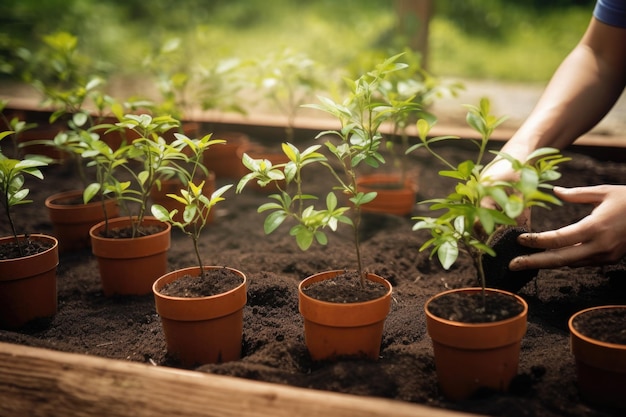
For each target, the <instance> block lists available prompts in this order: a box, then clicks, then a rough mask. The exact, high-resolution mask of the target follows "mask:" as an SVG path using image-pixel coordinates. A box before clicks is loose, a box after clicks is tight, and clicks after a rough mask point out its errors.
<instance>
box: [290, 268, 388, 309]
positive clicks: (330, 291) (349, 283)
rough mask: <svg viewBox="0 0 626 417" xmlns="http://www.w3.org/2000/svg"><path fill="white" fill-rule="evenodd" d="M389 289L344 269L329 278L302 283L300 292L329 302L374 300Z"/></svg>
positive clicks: (355, 272)
mask: <svg viewBox="0 0 626 417" xmlns="http://www.w3.org/2000/svg"><path fill="white" fill-rule="evenodd" d="M387 291H389V287H385V286H384V285H383V284H380V283H378V282H373V281H370V280H364V282H363V284H361V279H360V277H359V273H358V272H357V271H345V272H344V273H342V274H339V275H337V276H336V277H333V278H331V279H325V280H323V281H319V282H315V283H313V284H311V285H307V286H306V287H305V286H304V285H303V288H302V292H303V293H305V294H306V295H308V296H309V297H312V298H315V299H317V300H322V301H327V302H329V303H359V302H364V301H370V300H375V299H377V298H380V297H382V296H383V295H385V294H386V293H387Z"/></svg>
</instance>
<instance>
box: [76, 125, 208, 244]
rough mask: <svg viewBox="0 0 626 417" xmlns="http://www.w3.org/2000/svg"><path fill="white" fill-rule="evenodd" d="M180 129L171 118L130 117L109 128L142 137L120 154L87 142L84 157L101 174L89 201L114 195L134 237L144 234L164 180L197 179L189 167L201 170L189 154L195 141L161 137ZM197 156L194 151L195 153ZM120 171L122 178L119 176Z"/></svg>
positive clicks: (88, 195)
mask: <svg viewBox="0 0 626 417" xmlns="http://www.w3.org/2000/svg"><path fill="white" fill-rule="evenodd" d="M178 125H179V121H178V120H176V119H174V118H172V117H170V116H158V117H152V116H150V115H148V114H140V115H133V114H128V115H126V116H124V117H123V118H122V120H121V121H120V122H118V123H115V124H114V125H109V128H110V129H130V130H132V131H134V132H135V133H136V134H137V135H138V136H139V138H138V139H135V140H133V141H132V142H131V143H129V144H126V145H124V146H122V147H120V148H119V149H118V150H116V151H112V150H111V149H110V148H109V147H108V146H107V145H106V144H104V143H102V142H101V141H98V140H95V141H90V142H87V144H88V145H87V146H88V149H87V151H85V152H83V154H82V155H83V157H89V158H92V159H93V164H94V165H96V166H97V172H98V175H97V177H98V180H97V181H96V182H94V183H92V184H90V185H89V186H88V187H87V188H86V189H85V193H84V197H85V198H84V199H85V201H89V200H90V199H91V198H93V197H94V196H95V195H97V194H98V193H102V194H108V193H113V194H114V195H115V196H116V197H117V199H118V201H119V203H120V207H121V208H122V210H123V211H124V212H125V213H126V214H127V215H128V216H129V218H130V219H131V226H132V237H136V236H138V235H140V234H141V233H142V231H141V230H140V227H141V224H142V221H143V218H144V216H145V215H146V211H147V207H148V199H149V197H150V191H151V190H152V188H153V187H155V186H156V187H159V186H160V181H161V180H163V179H165V178H168V177H171V176H172V175H180V176H182V177H184V178H188V179H191V178H193V177H191V175H193V173H192V172H189V171H188V168H187V167H186V165H187V164H189V163H190V161H191V162H192V166H193V170H194V172H195V169H197V168H198V167H199V166H200V164H199V163H197V162H195V163H194V162H193V161H192V160H191V159H190V157H189V156H188V155H187V154H186V153H185V151H186V150H187V149H186V148H188V147H189V146H190V144H192V141H191V140H189V139H188V138H186V137H185V136H184V135H180V134H178V136H177V139H176V140H175V141H173V142H172V143H167V142H166V141H165V139H163V138H162V137H161V136H160V134H162V133H163V132H165V131H167V130H170V129H172V128H174V127H177V126H178ZM209 139H210V137H209V138H206V140H204V141H201V145H199V146H208V145H207V143H208V142H209ZM213 143H215V142H213ZM195 152H196V151H195V150H194V152H192V153H194V154H195ZM131 161H135V162H139V164H140V168H139V169H136V168H135V167H134V166H133V164H132V163H130V162H131ZM120 170H121V172H122V174H120V173H119V171H120Z"/></svg>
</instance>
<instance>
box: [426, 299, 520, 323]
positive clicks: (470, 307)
mask: <svg viewBox="0 0 626 417" xmlns="http://www.w3.org/2000/svg"><path fill="white" fill-rule="evenodd" d="M428 311H430V312H431V313H432V314H434V315H435V316H437V317H439V318H442V319H446V320H451V321H459V322H462V323H491V322H495V321H500V320H506V319H509V318H511V317H515V316H517V315H518V314H520V313H521V312H522V311H524V306H522V305H521V304H520V303H519V302H518V301H517V300H516V299H515V298H513V297H511V296H510V295H505V294H501V293H489V292H486V293H485V295H484V297H483V294H482V292H476V293H471V294H464V293H450V294H444V295H442V296H441V297H437V298H435V299H434V300H432V301H431V302H430V303H429V304H428Z"/></svg>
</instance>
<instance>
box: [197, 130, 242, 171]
mask: <svg viewBox="0 0 626 417" xmlns="http://www.w3.org/2000/svg"><path fill="white" fill-rule="evenodd" d="M213 139H224V140H225V141H226V143H223V144H218V145H213V146H211V147H209V149H207V150H206V151H205V152H204V154H203V161H204V166H205V167H206V168H207V169H208V170H209V171H213V172H214V173H215V176H216V178H218V179H220V178H234V179H240V178H241V177H243V176H244V175H245V174H246V171H247V170H246V167H244V165H243V163H242V162H241V157H242V156H243V153H244V152H245V151H246V150H247V149H248V147H249V146H250V139H249V138H248V135H246V134H245V133H239V132H222V133H215V134H213Z"/></svg>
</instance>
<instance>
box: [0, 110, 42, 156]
mask: <svg viewBox="0 0 626 417" xmlns="http://www.w3.org/2000/svg"><path fill="white" fill-rule="evenodd" d="M8 104H9V102H8V100H2V99H0V119H1V120H0V122H2V123H3V124H4V125H5V126H6V127H7V128H8V129H9V130H10V131H11V133H8V134H5V135H4V136H3V137H11V141H12V143H13V156H14V157H15V158H19V157H20V149H19V136H20V134H21V133H22V132H24V131H26V130H29V129H33V128H35V127H37V124H36V123H27V122H25V121H23V120H19V119H18V118H17V117H13V118H12V119H9V118H8V117H7V116H6V115H5V114H4V109H5V108H6V106H7V105H8Z"/></svg>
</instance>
